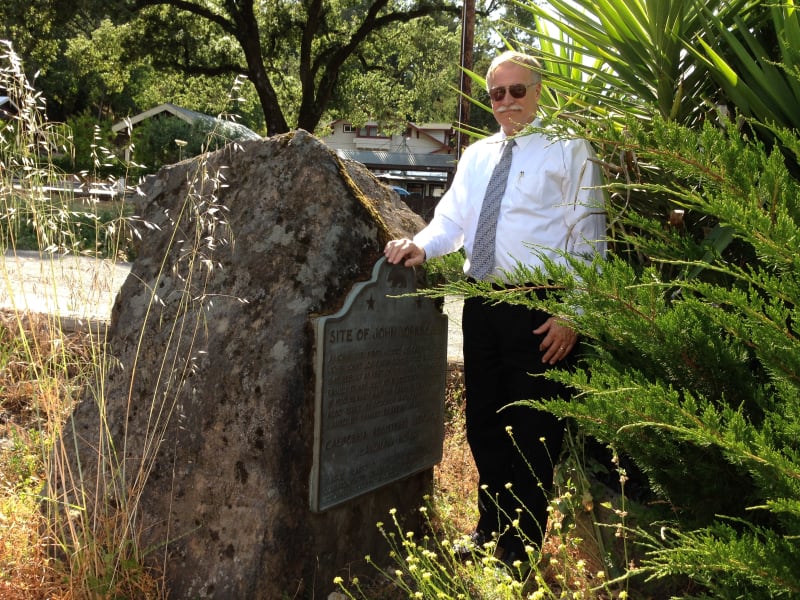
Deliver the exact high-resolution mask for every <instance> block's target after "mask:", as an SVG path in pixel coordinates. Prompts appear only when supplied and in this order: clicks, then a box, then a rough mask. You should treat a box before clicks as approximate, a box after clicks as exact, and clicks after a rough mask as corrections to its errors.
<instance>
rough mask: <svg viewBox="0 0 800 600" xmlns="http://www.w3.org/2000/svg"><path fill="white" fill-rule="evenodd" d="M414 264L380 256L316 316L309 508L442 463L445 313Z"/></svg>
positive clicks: (320, 507)
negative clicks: (421, 289) (340, 299)
mask: <svg viewBox="0 0 800 600" xmlns="http://www.w3.org/2000/svg"><path fill="white" fill-rule="evenodd" d="M415 291H416V284H415V274H414V271H413V269H409V268H406V267H402V266H398V265H391V264H389V263H388V262H386V259H385V258H381V259H380V260H379V261H378V262H377V263H376V264H375V267H374V268H373V270H372V278H371V279H370V280H369V281H365V282H362V283H358V284H356V285H355V286H354V287H353V289H352V290H351V291H350V293H349V295H348V296H347V299H346V301H345V304H344V306H343V307H342V309H341V310H340V311H339V312H337V313H336V314H333V315H329V316H323V317H318V318H316V319H314V327H315V332H316V354H315V357H314V358H315V363H314V364H315V375H316V394H315V423H314V462H313V468H312V472H311V486H310V487H311V494H310V496H311V498H310V501H311V510H313V511H317V512H321V511H324V510H327V509H329V508H331V507H333V506H336V505H337V504H341V503H342V502H345V501H347V500H350V499H351V498H355V497H357V496H359V495H361V494H364V493H366V492H369V491H372V490H375V489H377V488H379V487H381V486H384V485H386V484H388V483H391V482H393V481H397V480H398V479H402V478H403V477H407V476H409V475H413V474H414V473H418V472H420V471H423V470H425V469H428V468H431V467H433V466H434V465H435V464H437V463H438V462H439V461H440V460H441V459H442V441H443V436H444V394H445V381H446V379H445V378H446V372H447V317H446V316H445V315H444V314H442V312H441V311H440V310H439V309H438V308H437V306H436V304H435V303H434V301H433V300H431V299H429V298H421V297H406V298H402V297H396V296H402V295H403V294H408V293H412V292H415Z"/></svg>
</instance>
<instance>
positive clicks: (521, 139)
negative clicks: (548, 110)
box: [500, 117, 542, 148]
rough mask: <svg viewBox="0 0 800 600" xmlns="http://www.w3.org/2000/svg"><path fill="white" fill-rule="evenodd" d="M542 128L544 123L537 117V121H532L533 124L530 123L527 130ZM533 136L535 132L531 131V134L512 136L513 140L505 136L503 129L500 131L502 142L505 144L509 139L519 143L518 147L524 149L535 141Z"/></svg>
mask: <svg viewBox="0 0 800 600" xmlns="http://www.w3.org/2000/svg"><path fill="white" fill-rule="evenodd" d="M541 126H542V121H541V119H539V118H538V117H537V118H535V119H534V120H533V121H532V122H531V123H530V124H529V125H528V126H526V129H527V128H528V127H537V128H540V127H541ZM533 134H534V132H532V131H531V132H529V133H519V134H517V135H515V136H512V137H511V138H509V136H507V135H506V134H505V132H504V131H503V130H502V129H501V130H500V140H501V141H503V142H505V141H506V140H507V139H513V140H514V141H515V142H517V146H518V147H520V148H524V147H525V146H527V145H528V144H529V143H530V141H531V140H532V139H533Z"/></svg>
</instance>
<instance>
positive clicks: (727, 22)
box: [526, 0, 761, 124]
mask: <svg viewBox="0 0 800 600" xmlns="http://www.w3.org/2000/svg"><path fill="white" fill-rule="evenodd" d="M758 4H759V3H758V2H754V1H753V0H735V1H733V2H727V1H721V0H715V1H714V2H699V1H697V0H678V1H673V2H663V1H662V0H646V1H644V2H639V1H636V0H602V1H599V2H598V1H596V0H591V1H590V0H578V1H576V2H573V1H571V0H570V1H568V0H553V1H551V2H548V3H547V4H546V5H543V4H539V3H535V2H528V3H526V7H527V8H528V10H530V11H531V12H532V13H533V14H534V15H535V17H536V28H537V30H538V32H539V33H540V40H541V42H542V44H541V45H542V49H543V50H544V59H545V61H547V62H552V63H554V64H555V65H559V66H558V67H551V68H550V70H551V72H552V74H553V75H554V77H552V78H551V79H550V80H548V85H550V86H551V87H552V88H553V89H554V90H555V93H556V94H558V95H561V96H563V98H562V100H561V101H559V105H563V104H564V102H566V101H567V100H569V102H570V103H577V106H579V107H587V108H588V110H590V111H591V112H592V113H594V114H596V115H599V116H601V117H607V116H613V115H617V116H620V117H622V116H623V115H630V114H631V113H632V112H636V113H638V114H643V115H646V114H647V113H649V112H650V111H651V110H654V111H655V112H657V113H658V114H659V115H660V116H662V117H664V118H667V119H673V120H676V121H678V122H680V123H684V124H698V123H700V122H702V121H703V119H705V118H706V115H707V114H708V113H709V112H713V110H714V109H713V107H714V104H715V103H716V99H717V96H718V93H717V91H716V89H715V84H714V81H713V79H710V78H709V76H708V72H707V71H706V70H705V69H698V68H697V62H696V59H695V57H694V55H693V54H692V53H691V52H690V50H689V48H687V45H690V44H693V43H694V39H695V38H696V37H697V36H702V35H705V34H706V33H707V32H709V31H712V30H713V27H712V25H711V22H710V19H709V15H710V14H714V15H715V20H716V22H717V23H719V24H720V26H727V27H731V26H732V24H733V23H734V21H735V22H736V23H737V24H738V25H739V26H740V27H743V28H747V27H749V26H752V24H753V23H754V22H758V20H759V19H760V18H761V14H760V12H759V11H758V10H756V7H757V6H758ZM714 31H715V30H714ZM571 53H574V54H575V55H576V57H577V58H580V59H583V60H581V61H578V62H576V63H573V64H572V65H570V66H566V65H565V63H564V59H565V58H567V59H571V58H573V57H571V56H569V54H571ZM576 70H577V71H580V72H581V73H580V75H578V76H576V73H575V71H576ZM649 107H652V109H651V108H649Z"/></svg>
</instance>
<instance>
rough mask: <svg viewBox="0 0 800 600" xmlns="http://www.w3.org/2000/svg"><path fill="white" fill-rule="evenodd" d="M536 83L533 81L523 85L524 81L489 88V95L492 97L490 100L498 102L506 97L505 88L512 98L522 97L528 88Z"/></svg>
mask: <svg viewBox="0 0 800 600" xmlns="http://www.w3.org/2000/svg"><path fill="white" fill-rule="evenodd" d="M534 85H536V84H535V83H529V84H528V85H525V84H524V83H515V84H513V85H510V86H508V88H506V87H505V86H500V87H493V88H492V89H490V90H489V97H490V98H491V99H492V102H500V101H501V100H502V99H503V98H505V97H506V89H508V93H509V94H511V97H512V98H517V99H519V98H524V97H525V94H527V93H528V88H529V87H533V86H534Z"/></svg>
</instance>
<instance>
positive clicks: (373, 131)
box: [358, 125, 384, 138]
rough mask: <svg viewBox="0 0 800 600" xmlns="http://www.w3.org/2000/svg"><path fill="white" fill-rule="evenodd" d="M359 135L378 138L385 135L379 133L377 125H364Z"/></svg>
mask: <svg viewBox="0 0 800 600" xmlns="http://www.w3.org/2000/svg"><path fill="white" fill-rule="evenodd" d="M358 137H368V138H377V137H384V136H381V135H379V134H378V126H377V125H365V126H364V127H362V128H361V129H359V130H358Z"/></svg>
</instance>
